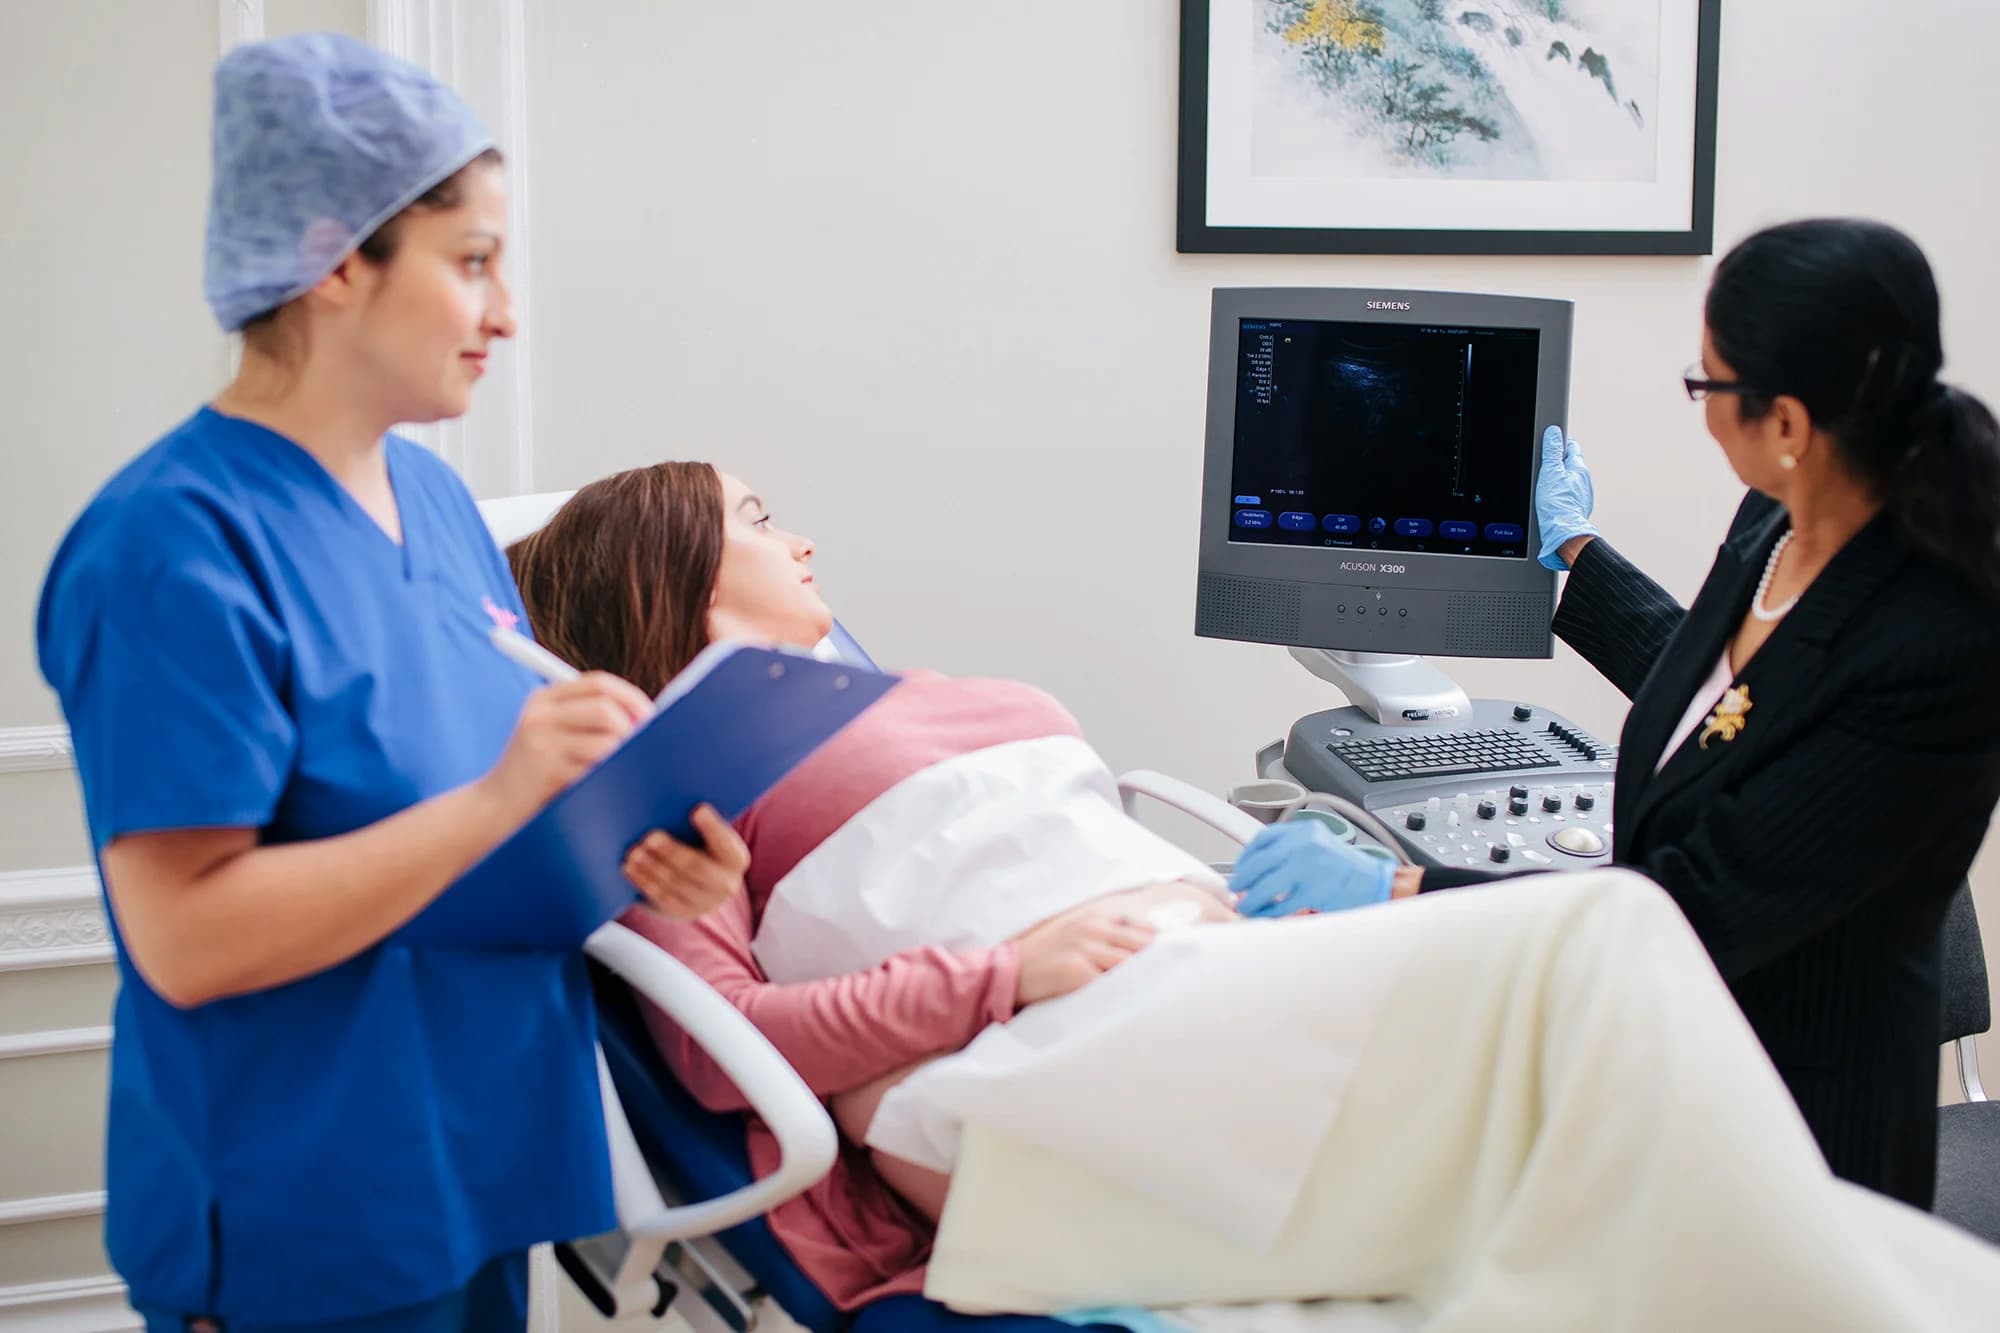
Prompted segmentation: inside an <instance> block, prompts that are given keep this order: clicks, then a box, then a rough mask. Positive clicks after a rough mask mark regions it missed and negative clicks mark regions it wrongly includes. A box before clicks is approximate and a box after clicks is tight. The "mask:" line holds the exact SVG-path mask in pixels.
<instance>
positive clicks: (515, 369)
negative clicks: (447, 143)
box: [367, 0, 535, 499]
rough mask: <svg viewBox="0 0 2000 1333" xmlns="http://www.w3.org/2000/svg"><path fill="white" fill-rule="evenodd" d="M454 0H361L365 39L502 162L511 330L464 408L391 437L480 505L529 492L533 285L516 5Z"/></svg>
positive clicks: (523, 34)
mask: <svg viewBox="0 0 2000 1333" xmlns="http://www.w3.org/2000/svg"><path fill="white" fill-rule="evenodd" d="M464 8H465V7H464V6H462V5H461V4H459V3H458V0H368V28H367V31H368V40H370V41H371V42H373V43H375V44H376V45H377V46H379V47H381V48H382V49H383V50H385V51H387V52H389V53H391V54H392V55H398V56H401V57H402V58H403V59H405V60H407V61H409V62H410V63H412V64H414V65H420V66H422V67H423V68H424V69H427V70H429V71H430V72H431V73H432V74H435V75H436V76H437V77H438V78H439V79H442V80H443V81H444V82H446V83H448V84H450V85H451V86H452V87H453V88H455V89H456V90H457V91H458V93H459V95H460V96H461V97H463V98H464V99H465V101H466V103H467V105H469V106H470V107H471V108H472V109H473V112H474V113H475V114H476V115H478V116H479V118H480V119H481V120H482V121H484V122H485V123H486V126H487V128H488V129H490V130H491V131H493V136H494V138H495V140H496V141H498V143H499V145H500V150H501V151H502V152H503V153H505V154H506V156H507V192H508V200H507V211H508V225H507V254H506V260H505V264H506V274H507V285H508V288H509V290H510V292H511V293H512V295H513V298H514V317H515V322H516V324H517V325H518V326H519V327H518V329H517V330H516V332H515V334H514V336H513V338H511V339H509V340H508V341H509V344H510V345H509V346H508V347H506V348H505V349H504V350H502V351H501V352H500V354H499V355H498V356H496V357H494V358H493V361H492V362H491V368H490V370H489V372H488V374H487V377H486V383H485V385H484V386H483V387H482V388H480V389H479V390H478V391H477V392H476V393H475V394H474V395H473V403H472V410H471V411H470V412H467V413H466V414H465V415H464V416H463V417H460V418H459V419H457V420H455V421H438V422H431V423H428V424H424V425H405V426H399V427H397V430H398V431H399V432H401V433H403V434H405V435H408V436H409V437H410V438H412V439H414V440H416V441H418V442H419V443H421V444H423V445H425V446H427V447H428V448H431V449H433V450H435V451H436V452H437V453H438V454H439V455H440V456H442V457H443V458H444V460H445V461H446V462H448V463H450V464H451V465H452V466H453V467H454V468H456V469H457V470H458V474H459V475H460V476H461V477H463V478H464V479H465V482H466V485H468V486H470V487H471V488H472V493H473V494H474V495H476V496H478V497H480V498H481V499H487V498H491V497H493V496H499V495H522V494H525V493H527V492H529V491H532V490H533V489H534V474H535V460H534V443H533V441H534V375H533V372H532V367H533V364H534V354H533V348H534V342H533V337H534V334H533V330H534V324H535V322H534V319H533V318H532V314H533V312H532V311H531V309H530V300H531V291H532V288H533V286H534V279H533V269H532V267H531V261H532V257H533V253H534V247H533V245H532V243H531V236H532V228H531V225H530V223H531V221H532V212H531V210H530V208H529V195H530V190H529V184H530V181H531V179H532V178H531V176H530V175H529V168H528V79H527V63H528V60H527V16H526V6H525V0H490V2H489V3H485V4H482V5H481V6H479V7H478V11H477V15H476V17H471V18H468V17H466V16H463V15H462V14H461V10H462V9H464Z"/></svg>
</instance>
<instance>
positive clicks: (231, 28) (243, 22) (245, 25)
mask: <svg viewBox="0 0 2000 1333" xmlns="http://www.w3.org/2000/svg"><path fill="white" fill-rule="evenodd" d="M216 14H217V17H218V18H219V20H220V22H219V23H218V25H217V27H218V31H219V35H220V37H221V45H222V54H223V55H228V54H229V53H230V51H232V50H233V49H235V48H236V47H239V46H241V45H243V43H245V42H261V41H263V40H264V0H216Z"/></svg>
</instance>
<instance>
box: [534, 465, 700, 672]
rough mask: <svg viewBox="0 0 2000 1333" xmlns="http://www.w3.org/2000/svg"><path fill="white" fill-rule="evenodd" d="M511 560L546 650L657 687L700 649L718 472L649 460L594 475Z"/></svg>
mask: <svg viewBox="0 0 2000 1333" xmlns="http://www.w3.org/2000/svg"><path fill="white" fill-rule="evenodd" d="M507 562H508V563H509V564H510V565H512V566H513V567H514V582H515V583H516V584H517V585H519V587H520V589H521V601H522V604H523V605H525V606H526V607H527V609H528V624H529V625H530V626H532V627H533V629H534V631H535V637H536V638H537V639H538V640H540V641H541V643H542V644H543V645H544V646H545V647H547V648H548V649H549V651H550V652H553V653H555V654H556V655H557V656H558V657H563V658H567V659H568V660H569V661H571V662H574V663H575V664H576V665H578V666H580V667H582V668H584V669H585V670H586V671H610V672H613V673H615V674H617V675H620V676H623V677H624V678H625V679H627V680H629V681H631V682H632V683H633V684H634V685H637V686H638V687H639V688H640V689H642V690H644V691H645V692H646V693H648V694H658V693H659V692H660V690H661V689H662V688H664V687H665V685H666V683H667V682H668V681H669V680H671V679H673V677H674V676H675V675H676V674H677V673H678V672H679V671H680V669H681V668H682V667H684V666H686V665H687V664H688V663H689V662H691V661H693V660H694V657H695V654H696V653H699V652H700V651H701V650H702V649H703V648H706V647H707V646H708V606H709V601H710V599H711V598H712V597H713V596H714V593H715V577H716V572H717V571H718V570H719V569H720V568H721V567H722V479H721V477H719V476H718V475H717V474H716V471H715V469H714V468H713V467H710V466H709V465H708V464H707V463H656V464H654V465H653V466H651V467H641V468H633V469H632V470H631V471H629V472H620V473H618V474H617V475H616V476H612V477H606V478H605V479H604V480H602V481H594V482H592V483H591V484H590V485H588V486H585V487H584V488H583V489H582V490H580V491H578V492H577V493H576V494H575V495H573V496H571V497H570V499H569V500H568V502H567V503H565V504H564V505H563V507H562V508H561V509H558V510H557V511H556V514H555V517H554V518H551V519H550V520H549V521H548V522H547V523H546V524H544V525H543V526H542V527H541V529H540V530H539V531H537V532H535V533H534V534H532V535H531V536H528V537H525V538H523V539H522V540H520V541H518V542H515V543H514V544H513V545H512V546H510V547H508V548H507Z"/></svg>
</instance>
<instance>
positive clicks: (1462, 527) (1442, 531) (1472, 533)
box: [1438, 519, 1479, 542]
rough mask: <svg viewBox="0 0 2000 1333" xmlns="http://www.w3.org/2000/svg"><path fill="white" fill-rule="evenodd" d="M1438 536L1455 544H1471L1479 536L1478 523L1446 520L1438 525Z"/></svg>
mask: <svg viewBox="0 0 2000 1333" xmlns="http://www.w3.org/2000/svg"><path fill="white" fill-rule="evenodd" d="M1438 535H1439V536H1440V537H1444V538H1446V539H1447V540H1450V541H1455V542H1469V541H1472V540H1473V539H1475V538H1476V537H1478V536H1479V525H1478V524H1477V523H1464V522H1461V521H1459V520H1458V519H1446V520H1445V521H1444V522H1442V523H1440V524H1438Z"/></svg>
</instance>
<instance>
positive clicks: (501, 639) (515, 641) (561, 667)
mask: <svg viewBox="0 0 2000 1333" xmlns="http://www.w3.org/2000/svg"><path fill="white" fill-rule="evenodd" d="M487 637H488V638H490V639H492V640H493V646H494V647H495V648H498V649H499V650H500V652H501V655H502V656H504V657H506V658H507V660H508V661H510V662H513V663H514V664H515V665H517V666H524V667H526V668H527V669H528V670H530V671H532V672H534V673H535V674H536V675H537V676H540V677H541V678H542V679H543V680H546V681H550V682H556V681H564V680H575V679H576V678H577V676H578V675H579V674H580V673H579V672H578V671H577V669H576V668H575V667H573V666H571V665H570V664H569V663H567V662H565V661H563V660H562V659H561V658H560V657H557V656H556V655H555V654H554V653H552V652H550V651H549V650H548V649H546V648H544V647H542V645H540V644H539V643H536V642H535V641H534V640H533V639H531V638H529V637H528V636H527V635H525V634H521V633H519V632H518V631H515V630H511V629H502V628H496V629H494V631H493V632H492V633H491V634H490V635H488V636H487Z"/></svg>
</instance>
